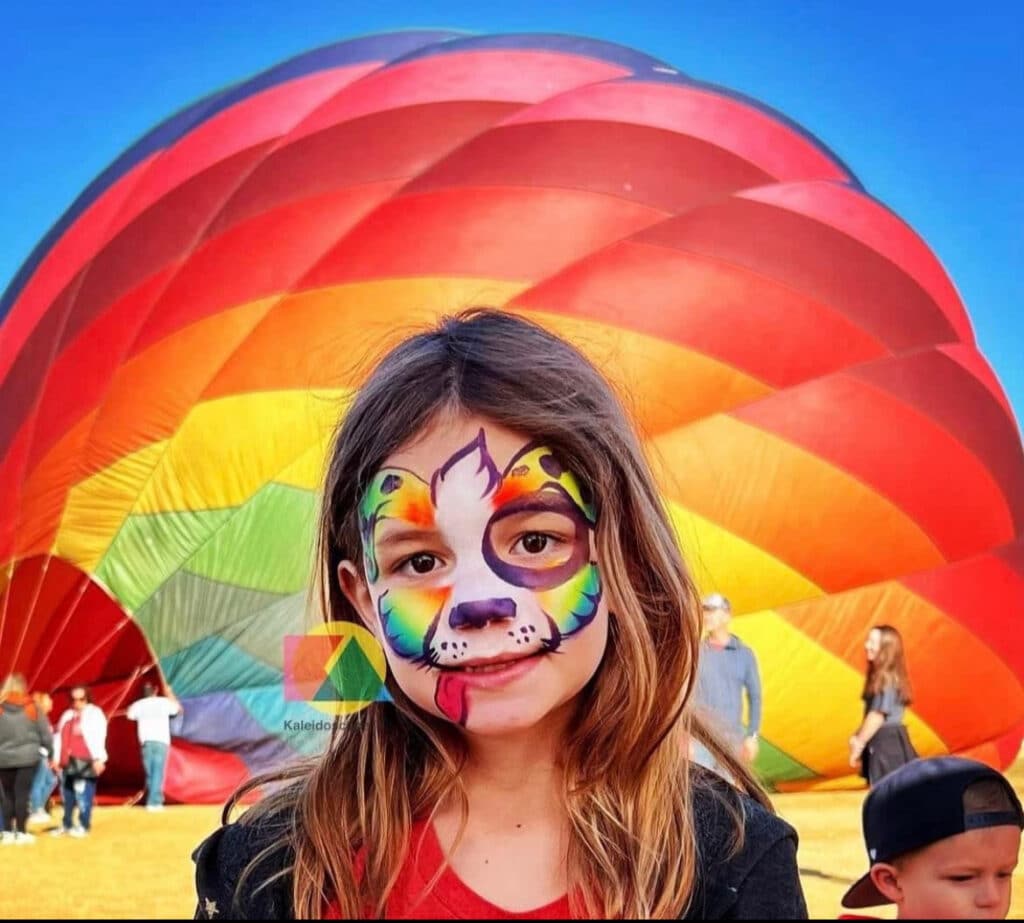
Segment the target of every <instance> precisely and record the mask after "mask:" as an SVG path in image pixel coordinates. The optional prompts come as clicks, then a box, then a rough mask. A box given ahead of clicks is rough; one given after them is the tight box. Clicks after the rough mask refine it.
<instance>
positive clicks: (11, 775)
mask: <svg viewBox="0 0 1024 923" xmlns="http://www.w3.org/2000/svg"><path fill="white" fill-rule="evenodd" d="M35 777H36V767H35V765H34V764H33V765H32V766H19V767H17V769H0V803H2V805H3V809H2V810H3V816H4V824H5V825H6V829H7V830H10V831H12V832H13V831H20V832H21V833H24V832H25V823H26V821H27V820H28V796H29V793H30V792H31V791H32V780H33V779H34V778H35Z"/></svg>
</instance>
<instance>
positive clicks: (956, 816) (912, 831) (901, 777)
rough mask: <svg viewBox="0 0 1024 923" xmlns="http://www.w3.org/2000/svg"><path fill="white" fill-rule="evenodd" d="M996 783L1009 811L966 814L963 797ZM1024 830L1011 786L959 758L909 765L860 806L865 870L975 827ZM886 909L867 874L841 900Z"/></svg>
mask: <svg viewBox="0 0 1024 923" xmlns="http://www.w3.org/2000/svg"><path fill="white" fill-rule="evenodd" d="M990 780H991V781H994V782H998V783H999V784H1000V785H1001V786H1002V787H1003V788H1004V789H1005V791H1006V795H1007V798H1006V804H1007V806H1008V808H1009V810H1001V811H985V812H973V813H972V812H970V811H968V810H967V809H966V808H965V806H964V794H965V793H966V791H967V789H968V788H970V787H971V786H972V785H974V784H975V783H977V782H984V781H990ZM1003 825H1013V826H1016V827H1020V828H1021V829H1024V811H1022V810H1021V804H1020V799H1019V798H1018V797H1017V793H1016V792H1015V791H1014V790H1013V786H1011V785H1010V783H1009V782H1007V781H1006V778H1005V777H1004V776H1003V775H1002V774H1001V773H999V772H997V771H996V770H995V769H992V768H991V767H990V766H986V765H985V764H984V763H979V762H977V761H975V760H968V759H964V758H963V757H959V756H940V757H934V758H931V759H919V760H913V761H911V762H909V763H907V764H906V765H905V766H902V767H900V768H899V769H897V770H896V771H895V772H892V773H890V774H889V775H887V776H886V777H885V778H884V779H882V780H881V781H880V782H879V783H878V784H877V785H875V787H874V788H872V789H871V793H870V794H869V795H868V797H867V799H866V800H865V802H864V843H865V845H866V846H867V850H868V859H869V860H870V862H871V864H872V865H874V864H875V863H876V862H891V861H892V860H893V859H895V858H897V857H898V856H902V855H905V854H906V853H909V852H913V851H914V850H916V849H923V848H924V847H925V846H930V845H931V844H932V843H937V842H938V841H939V840H944V839H946V838H947V837H951V836H957V835H958V834H961V833H966V832H967V831H968V830H976V829H978V828H980V827H1001V826H1003ZM888 903H891V902H890V901H889V899H888V898H887V897H886V896H885V895H884V894H882V893H881V892H880V891H879V890H878V889H877V888H876V887H875V885H874V883H873V882H872V881H871V875H870V873H868V874H867V875H865V876H864V877H863V878H861V879H860V880H859V881H858V882H857V883H856V884H855V885H854V886H853V887H852V888H850V890H849V891H847V892H846V894H845V895H844V896H843V906H844V907H848V908H851V909H854V908H859V907H877V906H878V905H879V904H888Z"/></svg>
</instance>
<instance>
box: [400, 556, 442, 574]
mask: <svg viewBox="0 0 1024 923" xmlns="http://www.w3.org/2000/svg"><path fill="white" fill-rule="evenodd" d="M437 564H438V561H437V558H435V557H434V555H432V554H427V553H425V552H421V553H420V554H414V555H413V556H412V557H411V558H408V559H407V560H406V562H405V563H404V564H403V565H402V567H401V568H400V569H401V570H409V569H411V570H412V571H413V573H416V574H429V573H430V572H431V571H432V570H433V569H434V568H435V567H437Z"/></svg>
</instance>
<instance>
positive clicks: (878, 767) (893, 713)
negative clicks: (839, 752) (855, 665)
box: [850, 625, 917, 785]
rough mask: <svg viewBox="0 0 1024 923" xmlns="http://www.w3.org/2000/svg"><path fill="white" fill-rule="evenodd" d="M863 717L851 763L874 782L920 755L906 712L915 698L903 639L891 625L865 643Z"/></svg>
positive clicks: (852, 743)
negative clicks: (909, 731)
mask: <svg viewBox="0 0 1024 923" xmlns="http://www.w3.org/2000/svg"><path fill="white" fill-rule="evenodd" d="M864 651H865V654H866V655H867V662H868V666H867V675H866V676H865V678H864V692H863V694H862V698H863V700H864V720H863V721H862V722H861V725H860V727H859V728H858V729H857V732H856V733H855V734H854V735H853V736H852V737H851V738H850V765H851V766H856V765H857V764H858V763H859V764H860V769H861V775H862V776H863V777H864V778H865V779H866V780H867V782H868V784H869V785H875V784H877V783H878V782H879V781H881V780H882V779H883V778H885V776H886V775H888V774H889V773H890V772H892V771H893V770H895V769H899V768H900V766H903V765H904V764H905V763H909V762H910V761H911V760H914V759H917V752H916V751H915V750H914V746H913V744H912V743H911V742H910V735H909V734H908V733H907V729H906V727H905V726H904V724H903V713H904V711H906V708H907V706H908V705H909V704H910V703H911V701H912V696H911V688H910V677H909V676H908V674H907V664H906V659H905V658H904V656H903V639H902V638H901V637H900V633H899V632H898V631H897V630H896V629H895V628H893V627H892V626H890V625H879V626H877V627H875V628H872V629H871V631H870V632H868V637H867V641H866V642H865V644H864Z"/></svg>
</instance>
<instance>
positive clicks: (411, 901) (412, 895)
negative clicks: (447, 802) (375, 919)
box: [324, 821, 570, 920]
mask: <svg viewBox="0 0 1024 923" xmlns="http://www.w3.org/2000/svg"><path fill="white" fill-rule="evenodd" d="M410 844H411V846H410V849H409V854H408V855H407V856H406V858H405V862H404V864H403V865H402V870H401V871H400V872H399V874H398V881H397V882H395V888H394V890H393V891H392V892H391V897H390V898H389V899H388V905H387V910H386V911H385V916H386V918H387V919H389V920H429V919H433V920H568V919H570V914H569V898H568V896H565V897H562V898H560V899H559V900H557V901H554V902H553V903H551V904H548V905H546V906H544V907H538V908H536V909H535V910H528V911H525V912H523V913H512V912H511V911H508V910H502V909H501V908H500V907H498V906H496V905H495V904H492V903H491V902H490V901H488V900H485V899H484V898H482V897H481V896H480V895H479V894H477V893H476V892H475V891H473V890H472V889H471V888H470V887H469V886H468V885H467V884H465V883H464V882H463V881H462V879H460V878H459V876H458V875H456V874H455V872H454V871H453V870H452V868H451V866H448V867H447V868H446V869H445V870H444V872H443V873H442V874H441V877H440V878H439V879H438V882H437V884H436V885H434V888H433V890H431V891H430V892H429V893H427V894H424V893H423V889H424V888H425V887H426V886H427V884H428V883H429V882H430V880H431V879H432V878H433V877H434V874H435V873H436V872H437V870H438V868H440V866H441V864H442V863H443V862H444V852H443V851H442V850H441V844H440V843H439V842H438V840H437V834H436V833H435V832H434V827H433V825H432V824H428V823H426V822H425V821H421V822H419V823H416V824H413V828H412V836H411V837H410ZM324 919H325V920H337V919H339V917H338V910H337V907H336V906H335V905H334V904H328V905H327V908H326V910H325V911H324Z"/></svg>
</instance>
